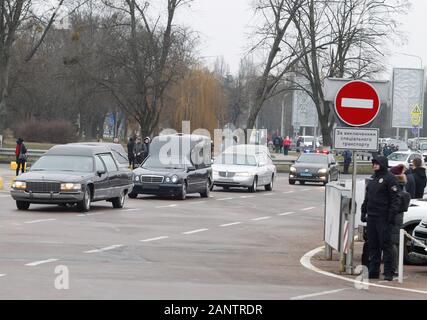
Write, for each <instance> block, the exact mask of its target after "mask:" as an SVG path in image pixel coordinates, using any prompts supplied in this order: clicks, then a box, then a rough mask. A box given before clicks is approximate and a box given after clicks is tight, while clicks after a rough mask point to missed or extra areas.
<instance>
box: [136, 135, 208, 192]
mask: <svg viewBox="0 0 427 320" xmlns="http://www.w3.org/2000/svg"><path fill="white" fill-rule="evenodd" d="M211 166H212V160H211V140H210V138H208V137H205V136H202V135H193V134H192V135H189V134H173V135H161V136H158V137H155V138H154V139H153V141H152V142H151V145H150V153H149V155H148V157H147V158H146V159H145V161H144V162H143V163H142V164H141V165H140V166H139V167H138V168H136V169H135V170H134V171H133V172H134V188H133V191H132V192H131V193H129V198H132V199H135V198H137V197H138V195H139V194H149V195H157V196H165V197H174V198H176V199H180V200H184V199H186V197H187V195H188V194H191V193H199V194H200V195H201V197H203V198H208V197H209V193H210V190H211V187H212V181H213V180H212V168H211Z"/></svg>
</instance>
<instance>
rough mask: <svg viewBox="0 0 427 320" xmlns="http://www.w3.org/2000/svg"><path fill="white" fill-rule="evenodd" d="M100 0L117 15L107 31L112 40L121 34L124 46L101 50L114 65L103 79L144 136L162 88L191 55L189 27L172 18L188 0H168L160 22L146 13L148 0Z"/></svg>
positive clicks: (152, 124) (154, 123)
mask: <svg viewBox="0 0 427 320" xmlns="http://www.w3.org/2000/svg"><path fill="white" fill-rule="evenodd" d="M103 2H104V4H105V5H107V6H108V7H109V8H110V9H112V10H113V11H115V14H116V15H118V23H117V25H116V27H115V28H114V32H113V33H112V37H114V38H115V41H116V43H117V39H121V42H122V44H123V45H124V48H126V50H124V49H123V47H122V48H120V47H116V48H109V49H108V50H109V51H108V52H106V53H105V54H106V55H108V56H110V57H111V62H112V64H111V66H113V68H112V69H111V68H110V70H111V73H110V75H109V76H108V77H107V78H105V79H103V81H102V83H103V84H104V85H105V86H106V87H107V88H108V89H109V90H111V93H112V94H113V96H114V97H115V98H116V100H117V102H118V103H119V104H120V106H121V108H122V109H123V110H124V111H125V112H126V113H127V114H128V115H129V116H130V117H131V118H133V119H134V120H135V121H136V122H137V123H138V124H139V126H140V128H141V135H142V136H149V135H151V134H153V133H154V132H155V130H156V128H157V127H158V123H159V119H160V113H161V110H162V106H163V105H164V102H165V101H164V98H165V93H166V90H167V88H168V87H170V85H171V84H172V83H173V82H174V81H175V80H176V78H177V77H178V76H180V75H182V74H183V73H184V72H183V71H184V69H185V67H186V61H188V60H189V59H190V58H191V50H192V46H193V44H192V43H191V39H192V38H191V33H190V32H189V31H188V30H186V29H182V28H179V27H178V26H175V25H174V24H173V21H174V18H175V14H176V11H177V9H179V8H180V7H181V6H183V5H185V4H188V3H189V2H190V1H188V0H167V1H166V2H167V14H166V21H165V23H164V24H163V25H162V24H161V19H160V17H158V18H155V19H153V18H152V17H151V16H150V14H149V13H150V12H149V9H150V2H148V1H141V2H139V1H137V0H126V1H125V2H124V6H122V7H117V6H115V5H114V2H112V1H106V0H104V1H103ZM153 21H154V22H153Z"/></svg>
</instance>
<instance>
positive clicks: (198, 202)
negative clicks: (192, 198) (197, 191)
mask: <svg viewBox="0 0 427 320" xmlns="http://www.w3.org/2000/svg"><path fill="white" fill-rule="evenodd" d="M203 203H206V201H197V202H189V203H188V204H203Z"/></svg>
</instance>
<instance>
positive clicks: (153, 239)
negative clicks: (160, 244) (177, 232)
mask: <svg viewBox="0 0 427 320" xmlns="http://www.w3.org/2000/svg"><path fill="white" fill-rule="evenodd" d="M168 238H169V237H168V236H164V237H157V238H151V239H145V240H139V241H141V242H152V241H159V240H163V239H168Z"/></svg>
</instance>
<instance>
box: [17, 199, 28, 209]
mask: <svg viewBox="0 0 427 320" xmlns="http://www.w3.org/2000/svg"><path fill="white" fill-rule="evenodd" d="M16 207H17V208H18V210H28V209H29V208H30V203H29V202H27V201H16Z"/></svg>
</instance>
